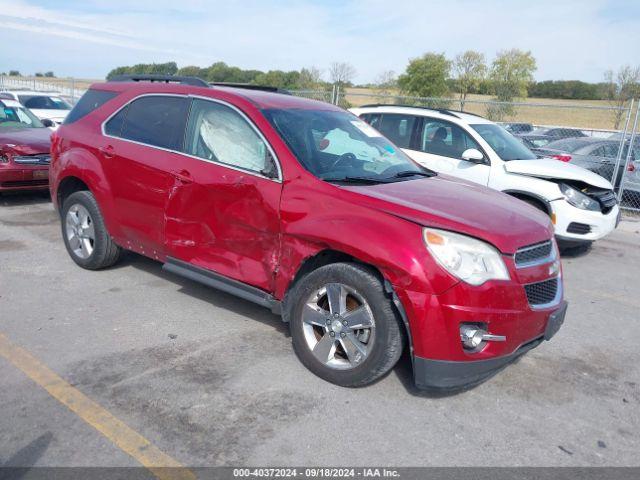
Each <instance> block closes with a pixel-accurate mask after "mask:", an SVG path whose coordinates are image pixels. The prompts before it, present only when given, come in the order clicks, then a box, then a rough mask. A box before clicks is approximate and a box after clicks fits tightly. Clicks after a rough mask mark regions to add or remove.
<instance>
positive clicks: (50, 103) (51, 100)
mask: <svg viewBox="0 0 640 480" xmlns="http://www.w3.org/2000/svg"><path fill="white" fill-rule="evenodd" d="M18 99H19V100H20V103H21V104H22V105H24V106H25V107H27V108H33V109H35V110H38V109H41V110H71V105H69V104H68V103H67V102H65V101H64V100H63V99H61V98H60V97H51V96H49V95H18Z"/></svg>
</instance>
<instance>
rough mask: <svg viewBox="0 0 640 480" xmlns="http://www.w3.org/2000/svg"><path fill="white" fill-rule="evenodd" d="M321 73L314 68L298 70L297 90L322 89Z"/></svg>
mask: <svg viewBox="0 0 640 480" xmlns="http://www.w3.org/2000/svg"><path fill="white" fill-rule="evenodd" d="M322 84H323V81H322V71H321V70H320V69H319V68H316V67H309V68H303V69H302V70H300V77H299V78H298V85H297V88H299V89H302V90H316V89H318V88H320V87H322Z"/></svg>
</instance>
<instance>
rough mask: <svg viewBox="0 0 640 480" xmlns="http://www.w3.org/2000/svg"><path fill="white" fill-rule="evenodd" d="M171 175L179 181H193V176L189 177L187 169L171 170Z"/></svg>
mask: <svg viewBox="0 0 640 480" xmlns="http://www.w3.org/2000/svg"><path fill="white" fill-rule="evenodd" d="M171 175H172V176H173V178H175V179H176V180H178V181H179V182H182V183H193V178H191V174H190V173H189V172H188V171H187V170H180V171H177V170H172V171H171Z"/></svg>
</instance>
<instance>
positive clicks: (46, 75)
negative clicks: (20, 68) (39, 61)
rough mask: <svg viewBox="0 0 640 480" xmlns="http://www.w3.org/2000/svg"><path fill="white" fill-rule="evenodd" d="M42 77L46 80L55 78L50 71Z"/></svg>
mask: <svg viewBox="0 0 640 480" xmlns="http://www.w3.org/2000/svg"><path fill="white" fill-rule="evenodd" d="M44 76H45V77H47V78H55V75H54V73H53V72H52V71H48V72H44Z"/></svg>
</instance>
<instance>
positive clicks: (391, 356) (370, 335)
mask: <svg viewBox="0 0 640 480" xmlns="http://www.w3.org/2000/svg"><path fill="white" fill-rule="evenodd" d="M287 297H288V299H287V301H286V308H287V310H288V311H287V312H286V313H287V317H288V318H289V319H290V328H291V337H292V341H293V348H294V350H295V352H296V355H297V356H298V358H299V359H300V361H301V362H302V363H303V364H304V365H305V366H306V367H307V368H308V369H309V370H311V371H312V372H313V373H315V374H316V375H317V376H319V377H320V378H323V379H324V380H327V381H329V382H331V383H335V384H336V385H340V386H344V387H360V386H364V385H368V384H370V383H373V382H374V381H376V380H377V379H379V378H380V377H382V376H383V375H385V374H386V373H387V372H388V371H389V370H391V368H393V366H394V365H395V364H396V363H397V361H398V359H399V358H400V355H401V354H402V350H403V346H404V338H403V334H402V326H401V324H400V321H399V320H398V318H397V315H396V313H395V310H394V308H393V305H392V302H391V300H390V299H389V297H388V296H387V295H386V294H385V291H384V288H383V285H382V283H381V282H380V280H379V278H378V277H377V276H376V275H375V274H374V273H373V272H371V271H370V270H369V269H367V268H365V267H363V266H360V265H358V264H354V263H336V264H331V265H325V266H323V267H320V268H318V269H317V270H314V271H312V272H311V273H309V274H307V275H305V276H304V277H303V278H302V279H300V280H299V281H298V282H297V283H296V284H295V286H294V287H293V288H292V290H291V292H289V294H288V295H287Z"/></svg>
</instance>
